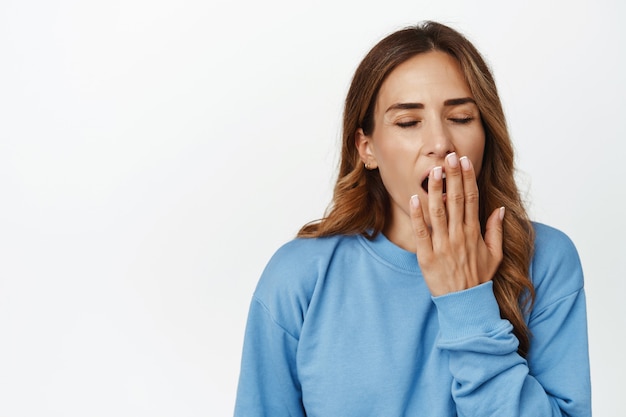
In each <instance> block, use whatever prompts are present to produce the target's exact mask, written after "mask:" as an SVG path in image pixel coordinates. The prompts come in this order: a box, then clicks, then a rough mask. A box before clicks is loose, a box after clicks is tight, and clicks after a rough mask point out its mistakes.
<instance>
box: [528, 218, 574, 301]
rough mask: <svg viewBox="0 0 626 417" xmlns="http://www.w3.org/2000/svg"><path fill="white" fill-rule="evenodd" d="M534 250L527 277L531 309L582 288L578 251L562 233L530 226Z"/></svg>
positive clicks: (543, 226)
mask: <svg viewBox="0 0 626 417" xmlns="http://www.w3.org/2000/svg"><path fill="white" fill-rule="evenodd" d="M533 227H534V230H535V250H534V255H533V259H532V263H531V266H530V275H531V279H532V281H533V285H534V287H535V292H536V294H537V295H536V297H537V299H536V303H535V308H538V309H541V307H542V305H544V304H546V305H548V304H550V303H552V302H555V301H557V300H558V299H560V298H563V297H567V296H569V295H571V294H574V293H576V292H578V291H580V290H581V289H582V288H583V284H584V283H583V272H582V266H581V263H580V258H579V256H578V251H577V250H576V246H574V243H573V242H572V240H571V239H570V238H569V237H568V236H567V235H566V234H565V233H563V232H562V231H560V230H558V229H555V228H554V227H551V226H547V225H545V224H542V223H533Z"/></svg>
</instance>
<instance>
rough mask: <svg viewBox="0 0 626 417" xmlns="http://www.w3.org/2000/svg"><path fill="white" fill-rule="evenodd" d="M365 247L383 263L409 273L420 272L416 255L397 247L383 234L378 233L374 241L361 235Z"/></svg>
mask: <svg viewBox="0 0 626 417" xmlns="http://www.w3.org/2000/svg"><path fill="white" fill-rule="evenodd" d="M359 239H360V241H361V243H363V245H364V246H365V247H366V248H367V249H369V250H370V252H372V254H373V255H375V256H377V257H378V258H379V259H380V260H382V261H383V262H385V263H387V264H390V265H391V266H394V267H396V268H399V269H401V270H403V271H408V272H420V267H419V264H418V263H417V257H416V256H415V253H413V252H409V251H407V250H405V249H402V248H401V247H400V246H398V245H396V244H395V243H393V242H392V241H390V240H389V239H387V236H385V235H384V234H383V233H378V235H377V236H376V237H375V238H374V239H371V240H370V239H367V238H366V237H365V236H363V235H359Z"/></svg>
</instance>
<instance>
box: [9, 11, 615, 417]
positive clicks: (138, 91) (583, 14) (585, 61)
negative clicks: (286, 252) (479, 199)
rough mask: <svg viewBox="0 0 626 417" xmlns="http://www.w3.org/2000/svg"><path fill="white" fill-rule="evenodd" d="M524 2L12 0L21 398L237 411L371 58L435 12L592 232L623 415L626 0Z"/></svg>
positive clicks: (527, 156)
mask: <svg viewBox="0 0 626 417" xmlns="http://www.w3.org/2000/svg"><path fill="white" fill-rule="evenodd" d="M509 3H510V4H509ZM517 3H520V4H517ZM517 3H515V4H513V2H500V1H473V2H463V1H444V0H439V1H432V2H428V1H419V0H411V1H408V0H407V1H385V2H383V1H377V2H366V1H363V0H359V1H357V0H352V1H346V2H338V1H324V2H312V1H308V2H292V1H276V0H270V1H264V2H255V1H251V0H249V1H245V2H227V1H209V2H207V1H205V0H183V1H180V0H178V1H172V0H170V1H167V0H160V1H148V0H117V1H115V0H113V1H111V0H109V1H82V0H53V1H43V0H41V1H36V0H3V1H2V2H0V415H2V416H8V417H17V416H49V417H52V416H85V415H89V416H111V415H116V416H148V415H149V416H172V415H176V416H207V415H208V416H218V415H231V414H232V406H233V402H234V395H235V389H236V381H237V376H238V371H239V359H240V352H241V343H242V338H243V331H244V324H245V318H246V314H247V308H248V303H249V300H250V296H251V294H252V291H253V289H254V286H255V284H256V281H257V279H258V277H259V274H260V273H261V270H262V268H263V267H264V265H265V263H266V262H267V260H268V258H269V257H270V256H271V254H272V253H273V252H274V250H275V249H276V248H277V247H278V246H279V245H280V244H281V243H283V242H285V241H286V240H288V239H290V238H291V237H292V236H293V235H294V233H295V232H296V231H297V229H298V228H299V227H300V226H301V225H302V224H303V223H305V222H307V221H309V220H312V219H315V218H318V217H319V216H321V214H322V212H323V210H324V208H325V207H326V205H327V203H328V201H329V199H330V193H331V188H332V183H333V179H334V170H335V167H336V164H337V160H338V152H337V144H338V141H339V131H340V127H339V125H340V120H341V105H342V100H343V98H344V95H345V93H346V90H347V86H348V83H349V81H350V77H351V75H352V72H353V71H354V69H355V67H356V65H357V64H358V62H359V60H360V59H361V58H362V56H363V55H364V53H365V52H366V51H367V50H368V49H369V48H370V47H371V46H373V45H374V43H375V42H376V41H377V40H379V39H380V38H381V37H383V36H384V35H386V34H387V33H389V32H391V31H393V30H395V29H398V28H400V27H403V26H405V25H408V24H411V23H415V22H417V21H420V20H424V19H434V20H440V21H442V22H444V23H447V24H450V25H452V26H454V27H456V28H458V29H460V30H461V31H462V32H464V33H465V34H466V35H467V36H468V37H469V38H470V39H472V40H473V41H475V43H476V44H477V45H478V47H479V49H480V50H481V51H482V52H483V53H484V54H485V55H486V57H487V59H488V61H489V62H490V63H491V65H492V67H493V69H494V73H495V76H496V79H497V81H498V84H499V87H500V93H501V96H502V99H503V101H504V104H505V109H506V112H507V115H508V117H509V124H510V128H511V132H512V136H513V138H514V141H515V144H516V147H517V150H518V164H519V167H520V169H521V174H520V179H521V181H522V183H523V188H524V189H525V190H527V194H528V200H529V202H530V209H531V213H532V214H533V216H534V218H535V219H537V220H540V221H543V222H546V223H549V224H552V225H554V226H557V227H559V228H561V229H562V230H564V231H565V232H567V233H568V234H569V235H570V236H571V237H572V238H573V239H574V241H575V242H576V244H577V246H578V248H579V251H580V254H581V257H582V260H583V264H584V268H585V272H586V280H587V281H586V285H587V294H588V309H589V332H590V337H591V346H590V348H591V360H592V367H593V373H592V378H593V395H594V412H595V414H596V415H602V416H617V415H618V413H619V412H620V411H619V410H621V409H622V406H621V395H622V391H623V389H620V386H621V388H623V383H622V381H621V375H623V374H624V373H626V365H625V361H624V360H623V359H622V358H623V356H622V355H621V348H622V346H623V345H624V339H625V337H624V330H625V329H626V308H625V307H624V305H625V304H626V303H624V302H622V301H621V297H622V296H623V294H624V293H626V284H625V282H626V266H624V257H625V255H626V244H625V243H624V242H625V240H624V238H623V236H624V233H625V232H626V224H625V220H624V214H623V209H622V206H623V203H624V198H625V197H626V196H625V187H624V185H623V178H624V168H623V167H624V164H623V163H622V160H623V157H624V151H625V148H626V124H625V123H624V117H625V115H626V83H625V80H624V75H623V74H625V73H626V67H625V58H626V48H625V47H624V41H625V34H626V32H625V30H624V29H623V21H624V18H626V9H625V7H624V6H623V3H619V2H618V1H617V0H614V1H610V0H580V1H576V0H569V1H555V2H547V1H545V0H537V1H530V2H526V5H522V4H521V3H522V2H517Z"/></svg>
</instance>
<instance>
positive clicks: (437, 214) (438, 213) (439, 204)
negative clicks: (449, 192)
mask: <svg viewBox="0 0 626 417" xmlns="http://www.w3.org/2000/svg"><path fill="white" fill-rule="evenodd" d="M442 177H443V170H442V168H441V167H440V166H437V167H434V168H433V169H432V170H431V171H430V174H429V178H428V215H429V216H430V226H431V227H432V235H433V238H435V239H437V237H438V236H442V237H443V236H447V235H448V222H447V218H446V207H445V205H444V204H443V179H442Z"/></svg>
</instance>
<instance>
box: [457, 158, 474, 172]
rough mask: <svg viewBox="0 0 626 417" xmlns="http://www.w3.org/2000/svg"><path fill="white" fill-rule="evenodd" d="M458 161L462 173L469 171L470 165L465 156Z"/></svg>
mask: <svg viewBox="0 0 626 417" xmlns="http://www.w3.org/2000/svg"><path fill="white" fill-rule="evenodd" d="M459 160H460V161H461V167H462V168H463V171H469V169H470V166H471V164H470V160H469V159H468V158H467V156H462V157H461V158H460V159H459Z"/></svg>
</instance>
